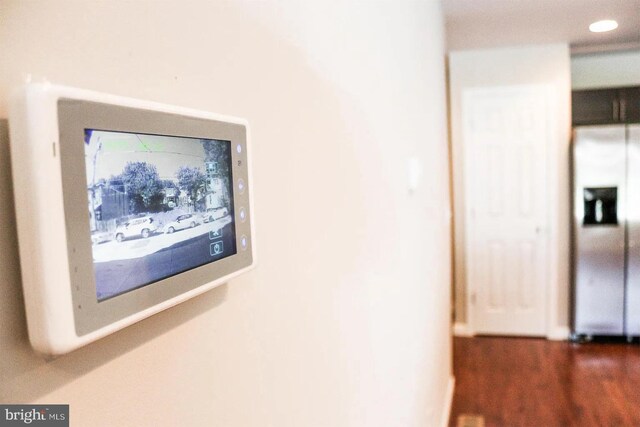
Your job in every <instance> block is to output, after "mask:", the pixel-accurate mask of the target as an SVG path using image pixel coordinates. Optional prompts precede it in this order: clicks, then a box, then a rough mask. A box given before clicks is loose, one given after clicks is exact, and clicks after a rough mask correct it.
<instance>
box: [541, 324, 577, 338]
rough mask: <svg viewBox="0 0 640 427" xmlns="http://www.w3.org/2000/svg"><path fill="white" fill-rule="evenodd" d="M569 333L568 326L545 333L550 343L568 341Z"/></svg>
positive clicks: (558, 327) (557, 327)
mask: <svg viewBox="0 0 640 427" xmlns="http://www.w3.org/2000/svg"><path fill="white" fill-rule="evenodd" d="M570 334H571V331H570V330H569V327H568V326H556V327H554V328H553V329H551V330H550V331H549V332H548V333H547V339H548V340H550V341H566V340H568V339H569V335H570Z"/></svg>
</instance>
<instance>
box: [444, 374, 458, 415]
mask: <svg viewBox="0 0 640 427" xmlns="http://www.w3.org/2000/svg"><path fill="white" fill-rule="evenodd" d="M455 388H456V379H455V377H453V376H451V377H449V382H448V383H447V395H446V396H445V401H444V408H443V411H442V419H441V420H440V425H441V426H442V427H447V426H448V425H449V418H450V417H451V404H452V403H453V391H454V390H455Z"/></svg>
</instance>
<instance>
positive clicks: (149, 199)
mask: <svg viewBox="0 0 640 427" xmlns="http://www.w3.org/2000/svg"><path fill="white" fill-rule="evenodd" d="M230 146H231V143H230V142H229V141H220V140H211V139H196V138H183V137H175V136H162V135H146V134H134V133H125V132H112V131H103V130H93V129H86V130H85V140H84V147H85V162H86V172H87V193H88V201H89V218H90V220H89V225H90V227H91V241H92V252H93V264H94V272H95V278H96V293H97V295H96V297H97V299H98V301H103V300H105V299H107V298H111V297H114V296H116V295H120V294H122V293H124V292H127V291H131V290H133V289H136V288H139V287H141V286H144V285H148V284H150V283H153V282H156V281H158V280H161V279H164V278H166V277H169V276H173V275H175V274H178V273H180V272H183V271H186V270H189V269H192V268H195V267H198V266H200V265H204V264H207V263H210V262H213V261H217V260H219V259H222V258H224V257H227V256H230V255H233V254H235V253H236V245H235V226H234V223H233V193H232V190H231V188H232V187H231V150H230Z"/></svg>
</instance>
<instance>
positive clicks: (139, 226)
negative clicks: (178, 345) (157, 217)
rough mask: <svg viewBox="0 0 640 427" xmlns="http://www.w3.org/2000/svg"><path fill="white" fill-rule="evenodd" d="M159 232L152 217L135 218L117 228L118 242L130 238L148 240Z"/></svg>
mask: <svg viewBox="0 0 640 427" xmlns="http://www.w3.org/2000/svg"><path fill="white" fill-rule="evenodd" d="M156 230H158V226H157V225H156V223H155V222H154V221H153V218H152V217H150V216H143V217H140V218H133V219H130V220H129V221H127V222H125V223H124V224H121V225H119V226H118V227H117V228H116V240H117V241H118V242H122V241H123V240H124V239H128V238H130V237H142V238H145V239H146V238H147V237H149V236H150V235H151V233H154V232H155V231H156Z"/></svg>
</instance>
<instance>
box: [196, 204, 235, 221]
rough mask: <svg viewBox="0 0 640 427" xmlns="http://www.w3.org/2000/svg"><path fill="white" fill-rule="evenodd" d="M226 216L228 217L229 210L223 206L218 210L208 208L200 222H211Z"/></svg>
mask: <svg viewBox="0 0 640 427" xmlns="http://www.w3.org/2000/svg"><path fill="white" fill-rule="evenodd" d="M227 215H229V209H227V208H225V207H224V206H223V207H220V208H209V209H207V211H206V212H205V213H203V214H202V222H212V221H215V220H216V219H220V218H224V217H225V216H227Z"/></svg>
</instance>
